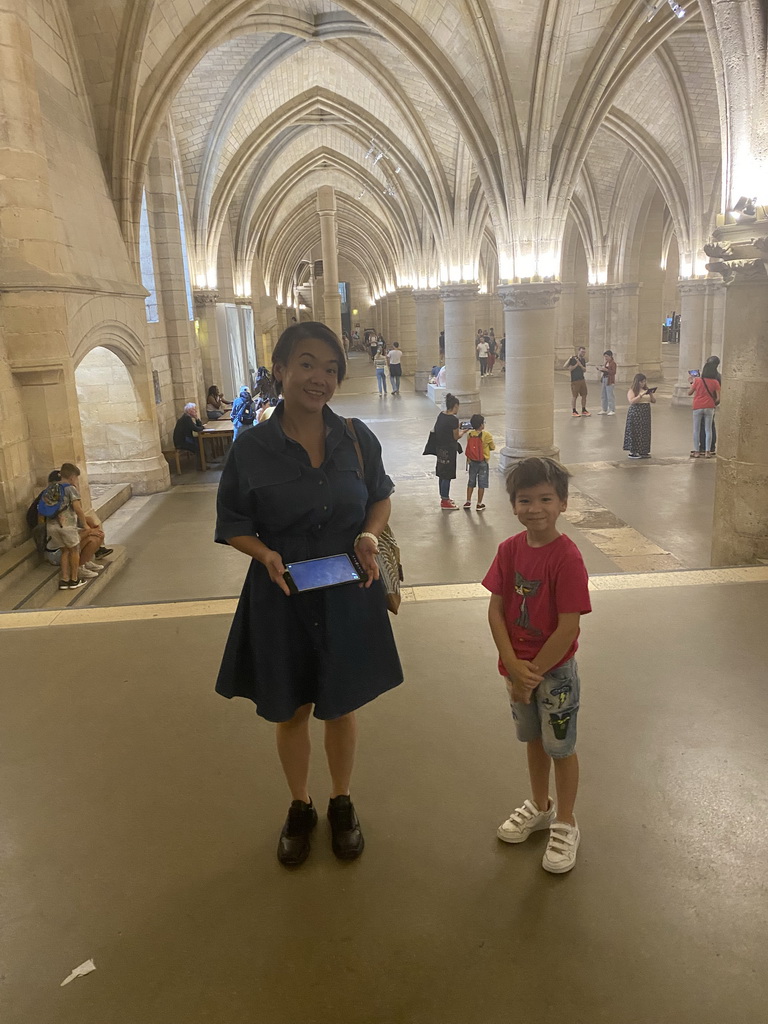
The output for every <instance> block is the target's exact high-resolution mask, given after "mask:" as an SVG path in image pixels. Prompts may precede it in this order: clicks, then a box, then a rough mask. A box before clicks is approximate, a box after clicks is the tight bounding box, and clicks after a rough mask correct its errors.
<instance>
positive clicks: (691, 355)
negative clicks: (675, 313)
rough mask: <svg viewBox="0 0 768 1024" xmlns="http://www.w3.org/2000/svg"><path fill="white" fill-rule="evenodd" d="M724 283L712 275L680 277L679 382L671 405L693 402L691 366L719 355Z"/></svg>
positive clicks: (697, 366)
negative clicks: (690, 388) (719, 313)
mask: <svg viewBox="0 0 768 1024" xmlns="http://www.w3.org/2000/svg"><path fill="white" fill-rule="evenodd" d="M722 289H723V285H722V284H721V282H720V281H718V280H714V279H710V278H698V279H697V278H691V279H690V280H682V281H678V284H677V291H678V295H679V301H678V308H679V310H680V352H679V353H678V366H677V383H676V384H675V388H674V391H673V393H672V405H686V406H691V405H692V404H693V399H692V398H689V397H688V388H689V387H690V386H691V378H690V377H689V376H688V371H689V370H700V369H701V366H702V364H703V362H704V360H705V359H706V358H707V356H710V355H720V351H721V348H722V343H721V342H720V338H718V339H717V341H718V342H720V343H719V344H716V343H715V335H716V325H717V326H719V327H720V330H721V331H722V321H720V320H719V318H718V317H717V315H716V314H717V312H718V310H719V309H720V306H721V302H720V301H719V300H720V299H721V292H722Z"/></svg>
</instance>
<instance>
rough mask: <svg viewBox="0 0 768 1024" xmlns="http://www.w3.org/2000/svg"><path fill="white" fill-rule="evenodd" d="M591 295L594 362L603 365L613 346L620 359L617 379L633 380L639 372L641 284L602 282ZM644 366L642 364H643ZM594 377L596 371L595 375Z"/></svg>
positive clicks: (591, 289)
mask: <svg viewBox="0 0 768 1024" xmlns="http://www.w3.org/2000/svg"><path fill="white" fill-rule="evenodd" d="M587 293H588V295H589V352H588V353H587V359H588V361H589V363H590V364H591V365H592V366H595V365H599V363H601V362H602V359H603V352H605V350H606V349H610V350H611V351H612V352H613V358H614V359H615V360H616V379H617V380H620V381H629V382H631V381H632V378H633V377H634V376H635V374H636V373H637V372H638V361H637V314H638V299H639V293H640V288H639V285H636V284H598V285H591V286H590V287H589V288H588V289H587ZM640 369H642V367H640ZM591 377H592V379H593V380H594V375H591Z"/></svg>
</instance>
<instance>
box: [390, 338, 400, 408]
mask: <svg viewBox="0 0 768 1024" xmlns="http://www.w3.org/2000/svg"><path fill="white" fill-rule="evenodd" d="M402 359H403V353H402V351H401V349H400V342H398V341H393V342H392V348H391V349H390V350H389V352H388V353H387V360H388V361H389V381H390V384H391V385H392V394H393V395H399V394H400V378H401V377H402V375H403V367H402Z"/></svg>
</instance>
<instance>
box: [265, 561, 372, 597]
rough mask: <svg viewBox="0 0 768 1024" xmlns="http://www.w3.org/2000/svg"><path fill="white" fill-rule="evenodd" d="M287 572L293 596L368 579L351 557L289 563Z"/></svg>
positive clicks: (286, 575)
mask: <svg viewBox="0 0 768 1024" xmlns="http://www.w3.org/2000/svg"><path fill="white" fill-rule="evenodd" d="M285 570H286V571H285V577H284V578H285V582H286V583H287V584H288V589H289V590H290V592H291V593H292V594H302V593H304V591H306V590H321V589H322V588H324V587H338V586H341V585H342V584H343V583H364V582H365V581H366V580H367V579H368V577H367V575H366V573H365V570H364V569H363V567H362V566H361V565H360V563H359V562H358V561H357V559H356V558H352V557H350V556H349V555H328V556H327V557H326V558H310V559H307V561H305V562H289V563H288V564H287V565H286V567H285Z"/></svg>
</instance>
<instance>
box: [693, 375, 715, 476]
mask: <svg viewBox="0 0 768 1024" xmlns="http://www.w3.org/2000/svg"><path fill="white" fill-rule="evenodd" d="M714 358H715V359H717V356H715V357H714ZM718 362H719V360H718ZM719 377H720V374H719V373H718V372H717V364H715V363H713V362H712V358H711V357H710V359H708V360H707V362H706V363H705V364H704V366H703V367H702V370H701V375H700V376H699V377H691V378H690V384H691V386H690V387H689V388H688V394H689V395H693V449H692V451H691V458H692V459H711V458H714V442H713V440H712V429H713V426H714V422H715V409H716V408H717V406H718V405H719V404H720V380H719ZM702 431H703V433H704V441H703V443H702V439H701V435H702Z"/></svg>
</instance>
